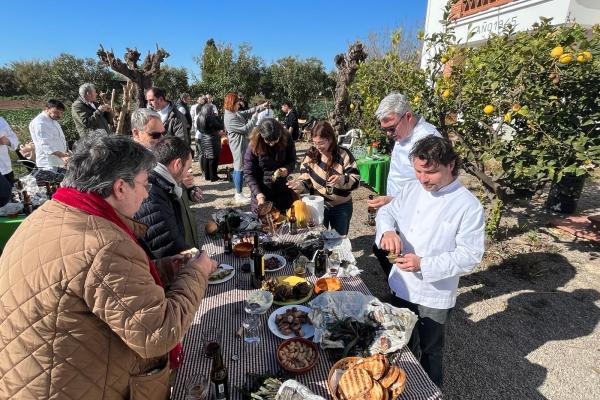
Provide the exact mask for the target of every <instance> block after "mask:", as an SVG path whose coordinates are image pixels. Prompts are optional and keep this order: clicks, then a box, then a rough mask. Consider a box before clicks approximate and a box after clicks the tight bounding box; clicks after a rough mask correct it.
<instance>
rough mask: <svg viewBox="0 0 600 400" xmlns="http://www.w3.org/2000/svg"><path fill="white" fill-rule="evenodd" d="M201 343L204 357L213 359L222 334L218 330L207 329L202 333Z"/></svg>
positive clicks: (213, 328)
mask: <svg viewBox="0 0 600 400" xmlns="http://www.w3.org/2000/svg"><path fill="white" fill-rule="evenodd" d="M201 337H202V343H203V345H204V347H203V352H204V356H205V357H208V358H213V357H214V356H215V354H216V352H217V351H218V350H219V347H220V343H221V337H222V333H221V330H220V329H219V328H215V327H208V328H206V329H204V330H203V331H202V336H201Z"/></svg>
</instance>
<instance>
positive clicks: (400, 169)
mask: <svg viewBox="0 0 600 400" xmlns="http://www.w3.org/2000/svg"><path fill="white" fill-rule="evenodd" d="M429 135H435V136H439V137H441V136H442V135H441V134H440V133H439V132H438V131H437V129H436V128H435V126H433V125H431V124H430V123H429V122H427V121H425V118H423V117H421V118H419V121H418V122H417V124H416V125H415V127H414V128H413V130H412V132H411V134H410V136H409V137H407V138H404V139H403V140H401V141H397V142H396V143H395V144H394V149H393V150H392V156H391V163H390V172H389V174H388V178H387V189H386V195H388V196H396V193H398V191H399V190H400V188H401V187H402V185H404V184H405V183H407V182H410V181H416V179H417V177H416V176H415V169H414V167H413V165H412V162H411V161H410V160H409V158H408V154H409V153H410V151H411V150H412V148H413V146H414V145H415V143H417V142H418V141H419V140H420V139H423V138H424V137H425V136H429Z"/></svg>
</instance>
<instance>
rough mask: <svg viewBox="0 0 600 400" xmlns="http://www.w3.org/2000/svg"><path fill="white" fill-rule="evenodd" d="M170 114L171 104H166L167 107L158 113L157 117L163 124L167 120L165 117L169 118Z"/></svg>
mask: <svg viewBox="0 0 600 400" xmlns="http://www.w3.org/2000/svg"><path fill="white" fill-rule="evenodd" d="M170 112H171V104H169V103H167V105H166V106H165V107H164V108H163V109H162V110H159V111H158V115H160V120H161V121H162V123H163V124H164V123H165V121H166V120H167V117H168V116H169V113H170Z"/></svg>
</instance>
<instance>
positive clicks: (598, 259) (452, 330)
mask: <svg viewBox="0 0 600 400" xmlns="http://www.w3.org/2000/svg"><path fill="white" fill-rule="evenodd" d="M305 150H306V144H304V143H302V144H299V146H298V153H299V157H298V158H299V159H301V158H300V157H301V155H302V154H303V153H304V151H305ZM196 179H197V183H198V184H200V185H201V186H202V187H203V189H204V193H205V195H204V200H205V201H204V202H203V203H202V204H199V205H198V206H197V207H196V208H195V210H196V211H197V214H196V215H197V218H198V223H199V224H200V226H202V227H203V226H204V224H205V223H206V222H208V221H209V220H210V215H211V214H212V213H213V212H214V211H215V210H216V209H219V208H222V207H226V206H233V202H232V200H233V193H234V191H233V185H232V183H230V182H215V183H210V182H205V181H204V179H203V178H201V177H197V178H196ZM461 179H463V181H464V182H465V184H466V185H467V186H468V187H469V188H471V189H472V190H474V191H478V190H479V188H478V187H477V184H476V183H475V182H474V181H473V180H472V179H469V177H464V178H461ZM246 190H247V189H246ZM599 191H600V184H599V180H598V179H596V180H595V181H592V182H589V183H588V184H587V185H586V188H585V190H584V194H583V196H582V199H581V200H580V204H579V208H578V212H579V213H582V214H586V215H591V214H593V213H600V198H599V197H598V193H599ZM370 193H372V192H371V191H370V190H369V189H368V188H366V187H360V188H359V189H357V190H356V191H355V192H354V194H353V199H354V214H353V217H352V221H351V225H350V235H349V236H350V239H351V242H352V248H353V250H354V255H355V257H356V259H357V260H358V265H359V267H360V268H361V269H363V270H364V271H365V272H368V273H363V274H362V278H363V280H364V281H365V282H366V284H367V286H368V287H369V288H370V289H371V292H372V293H373V294H374V295H376V296H377V297H379V298H381V299H382V300H384V301H385V300H386V299H387V298H388V296H389V292H388V290H387V279H386V277H385V276H384V274H383V273H382V271H381V269H380V267H379V264H378V263H377V260H376V259H375V257H374V256H373V255H372V252H371V246H372V244H373V239H374V233H375V231H374V228H373V227H370V226H368V225H367V224H366V220H367V215H366V214H367V206H366V199H367V196H368V195H369V194H370ZM246 209H249V207H246ZM550 217H552V216H551V215H550V214H548V213H547V212H546V211H545V210H544V208H543V201H542V199H538V200H532V201H530V202H523V203H519V204H516V205H514V206H513V207H511V208H510V209H509V210H508V211H507V212H506V214H505V216H504V218H503V225H502V227H503V233H502V239H500V240H498V241H496V242H493V243H488V245H487V246H486V255H485V257H484V260H483V262H482V263H481V265H479V266H478V267H477V268H476V270H475V271H474V272H473V273H472V274H470V275H468V276H465V277H463V278H462V279H461V283H460V288H459V296H458V301H457V305H456V307H455V308H454V310H453V312H452V316H451V318H450V322H449V324H448V330H447V343H446V355H445V359H444V367H445V385H444V388H443V391H444V394H445V397H446V398H447V399H557V400H558V399H599V398H600V328H599V324H598V320H599V319H600V310H599V308H600V292H599V291H598V290H599V288H600V246H598V245H597V244H596V245H592V244H591V243H590V242H587V241H583V240H577V239H576V238H574V237H573V236H570V235H568V234H566V233H563V232H561V231H559V230H557V229H554V228H549V227H546V225H547V221H548V219H549V218H550ZM409 379H410V377H409Z"/></svg>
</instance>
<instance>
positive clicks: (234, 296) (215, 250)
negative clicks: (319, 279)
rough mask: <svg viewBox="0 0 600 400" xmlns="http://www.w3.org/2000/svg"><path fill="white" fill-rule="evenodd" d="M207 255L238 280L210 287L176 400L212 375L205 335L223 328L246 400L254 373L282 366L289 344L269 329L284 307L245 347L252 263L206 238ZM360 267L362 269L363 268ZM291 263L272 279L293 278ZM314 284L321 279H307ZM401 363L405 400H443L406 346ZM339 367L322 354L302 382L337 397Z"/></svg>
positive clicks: (233, 384)
mask: <svg viewBox="0 0 600 400" xmlns="http://www.w3.org/2000/svg"><path fill="white" fill-rule="evenodd" d="M296 237H298V236H289V235H286V237H284V238H283V240H288V241H295V239H296ZM202 249H203V250H204V251H207V252H208V253H209V254H212V255H213V258H214V259H216V260H217V261H218V262H220V263H225V264H230V265H232V266H233V267H234V268H235V275H234V276H233V278H232V279H230V280H229V281H227V282H223V283H221V284H217V285H209V287H208V289H207V291H206V293H205V295H204V299H203V300H202V303H201V305H200V309H199V310H198V312H197V313H196V316H195V318H194V322H193V324H192V326H191V328H190V330H189V331H188V333H187V334H186V336H185V338H184V341H183V350H184V362H183V364H182V366H181V367H180V368H179V371H178V374H177V379H176V381H175V385H174V388H173V393H172V399H175V400H184V399H185V397H186V388H185V384H186V380H188V378H189V377H190V376H193V375H197V374H204V375H207V376H208V374H209V373H210V367H211V360H210V359H209V358H206V357H205V356H204V354H203V352H202V348H203V344H202V331H203V330H204V329H207V328H211V327H214V328H218V329H220V330H221V332H222V338H221V347H222V351H223V358H224V360H225V364H226V365H227V368H228V371H229V384H230V394H231V398H232V399H240V398H241V394H240V393H239V392H238V390H237V388H239V387H241V386H243V385H244V384H245V383H246V382H247V377H248V374H263V373H268V372H272V373H274V372H276V371H278V370H279V365H278V363H277V360H276V356H275V354H276V349H277V346H278V345H279V343H281V342H282V341H283V340H282V339H279V338H278V337H276V336H275V335H273V334H272V333H271V331H270V330H269V328H268V326H267V319H268V317H269V315H270V314H271V312H272V311H274V310H275V309H277V308H278V307H279V306H277V305H273V306H272V308H271V310H269V311H268V312H267V313H266V314H265V315H262V316H260V318H261V321H262V323H261V327H260V329H259V333H260V337H261V340H260V342H259V343H252V344H249V343H245V342H244V341H243V340H242V339H240V338H238V337H236V336H235V332H236V331H237V330H238V328H239V327H240V326H241V324H242V321H243V320H244V318H246V316H247V315H246V314H245V313H244V300H245V299H246V297H247V296H248V293H249V292H250V291H252V290H253V289H252V287H251V284H250V279H251V277H250V275H251V274H250V273H244V272H242V271H241V268H240V267H241V265H242V264H244V263H246V262H250V259H248V258H245V259H244V258H238V257H236V256H234V255H225V254H224V253H223V246H222V242H221V241H218V240H217V241H215V240H212V239H211V238H208V237H207V238H206V241H205V243H204V245H203V247H202ZM359 267H360V266H359ZM292 274H293V271H292V267H291V265H290V263H288V265H287V266H286V267H285V268H283V269H281V270H279V271H276V272H272V273H267V276H270V275H292ZM307 279H308V280H309V281H311V282H312V283H314V281H315V277H314V276H310V277H308V278H307ZM342 284H343V286H342V290H356V291H359V292H362V293H365V294H370V292H369V289H368V288H367V286H365V284H364V283H363V281H362V280H361V279H360V278H358V277H357V278H342ZM396 363H397V364H398V365H399V366H401V367H402V368H404V369H405V370H406V373H407V377H408V378H407V383H406V389H405V391H404V393H403V394H402V396H400V399H423V400H425V399H440V398H441V397H442V395H441V393H440V391H439V389H438V388H437V387H436V386H435V385H434V384H433V382H431V380H430V379H429V378H428V377H427V375H426V374H425V372H424V371H423V369H422V368H421V366H420V365H419V362H418V361H417V360H416V359H415V357H414V356H413V355H412V353H411V352H410V351H409V350H408V349H407V348H406V347H405V348H404V349H403V351H402V352H401V353H400V355H399V357H397V359H396ZM332 364H333V362H332V361H331V360H329V359H328V357H327V354H326V353H325V352H323V351H321V354H320V357H319V361H318V364H317V365H316V367H315V368H313V369H312V370H311V371H309V372H308V373H306V374H303V375H299V376H297V377H295V379H296V380H298V381H299V382H301V383H303V384H304V385H306V386H308V387H309V388H310V389H311V390H312V391H313V392H315V393H317V394H319V395H321V396H323V397H325V398H331V396H330V395H329V392H328V390H327V383H326V380H327V375H328V373H329V369H330V368H331V366H332Z"/></svg>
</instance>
